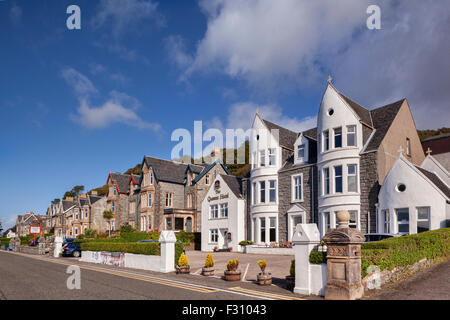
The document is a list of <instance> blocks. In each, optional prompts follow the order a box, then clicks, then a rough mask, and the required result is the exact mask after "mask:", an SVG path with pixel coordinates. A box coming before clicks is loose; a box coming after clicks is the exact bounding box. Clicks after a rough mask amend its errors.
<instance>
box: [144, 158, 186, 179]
mask: <svg viewBox="0 0 450 320" xmlns="http://www.w3.org/2000/svg"><path fill="white" fill-rule="evenodd" d="M144 163H146V164H147V166H149V167H152V168H153V172H154V173H155V178H156V180H158V181H164V182H172V183H178V184H184V182H185V177H186V174H185V173H186V169H187V166H188V165H187V164H184V163H180V162H174V161H170V160H164V159H158V158H153V157H148V156H145V157H144V160H143V162H142V164H144Z"/></svg>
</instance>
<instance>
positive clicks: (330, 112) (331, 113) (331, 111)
mask: <svg viewBox="0 0 450 320" xmlns="http://www.w3.org/2000/svg"><path fill="white" fill-rule="evenodd" d="M333 114H334V109H333V108H330V109H328V115H329V116H330V117H331V116H332V115H333Z"/></svg>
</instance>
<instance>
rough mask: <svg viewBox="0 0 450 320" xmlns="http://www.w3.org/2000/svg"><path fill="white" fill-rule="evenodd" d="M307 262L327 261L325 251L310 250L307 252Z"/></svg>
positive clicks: (318, 262) (320, 262) (319, 262)
mask: <svg viewBox="0 0 450 320" xmlns="http://www.w3.org/2000/svg"><path fill="white" fill-rule="evenodd" d="M309 262H310V263H312V264H322V263H327V253H326V252H316V251H311V253H310V254H309Z"/></svg>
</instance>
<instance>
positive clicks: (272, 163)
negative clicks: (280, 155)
mask: <svg viewBox="0 0 450 320" xmlns="http://www.w3.org/2000/svg"><path fill="white" fill-rule="evenodd" d="M275 165H276V149H275V148H269V166H275Z"/></svg>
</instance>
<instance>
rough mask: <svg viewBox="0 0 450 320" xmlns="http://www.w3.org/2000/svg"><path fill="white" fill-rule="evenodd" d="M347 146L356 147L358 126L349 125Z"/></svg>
mask: <svg viewBox="0 0 450 320" xmlns="http://www.w3.org/2000/svg"><path fill="white" fill-rule="evenodd" d="M347 147H356V126H348V127H347Z"/></svg>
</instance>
